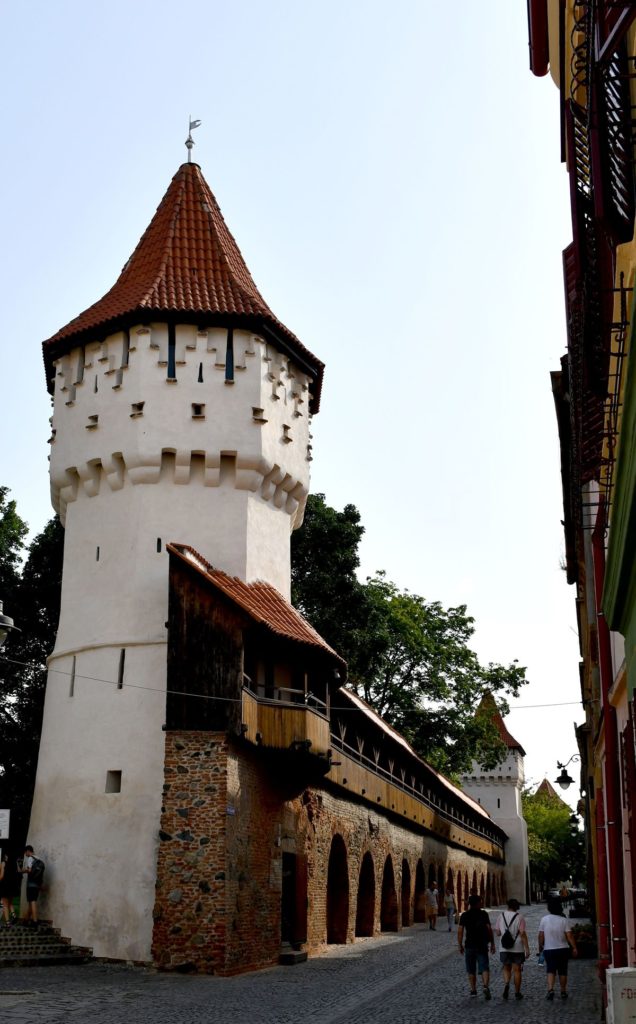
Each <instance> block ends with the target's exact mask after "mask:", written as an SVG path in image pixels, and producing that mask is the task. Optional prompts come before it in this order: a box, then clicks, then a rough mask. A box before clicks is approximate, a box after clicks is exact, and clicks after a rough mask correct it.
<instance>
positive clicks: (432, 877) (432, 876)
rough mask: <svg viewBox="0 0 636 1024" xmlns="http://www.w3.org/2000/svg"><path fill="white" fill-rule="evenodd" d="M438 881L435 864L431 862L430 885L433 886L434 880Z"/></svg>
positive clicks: (429, 870) (429, 869) (429, 871)
mask: <svg viewBox="0 0 636 1024" xmlns="http://www.w3.org/2000/svg"><path fill="white" fill-rule="evenodd" d="M436 881H437V872H436V871H435V865H434V864H429V866H428V887H429V889H430V887H431V886H432V884H433V882H436Z"/></svg>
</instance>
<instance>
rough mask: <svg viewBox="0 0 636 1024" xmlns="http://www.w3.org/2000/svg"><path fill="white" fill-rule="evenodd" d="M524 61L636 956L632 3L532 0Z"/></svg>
mask: <svg viewBox="0 0 636 1024" xmlns="http://www.w3.org/2000/svg"><path fill="white" fill-rule="evenodd" d="M528 11H529V26H530V64H531V69H532V71H533V72H534V73H535V74H537V75H543V74H547V73H548V71H549V72H550V74H551V75H552V78H553V79H554V81H555V84H556V85H557V86H558V88H559V91H560V112H561V118H560V121H561V156H562V159H563V160H564V161H565V162H566V166H567V172H568V175H569V179H570V199H571V213H572V234H573V240H572V243H571V245H569V246H568V247H567V249H566V250H565V251H564V253H563V270H564V283H565V305H566V314H567V353H566V355H565V356H564V357H563V359H562V360H561V367H560V369H559V370H558V371H555V372H554V373H553V374H552V388H553V393H554V399H555V405H556V413H557V421H558V430H559V439H560V445H561V471H562V480H563V499H564V528H565V545H566V571H567V579H568V582H569V583H570V584H572V585H573V586H574V587H575V588H576V608H577V616H578V622H579V637H580V651H581V663H580V676H581V696H582V703H583V708H584V712H585V722H584V724H583V725H582V726H581V727H580V728H579V729H578V730H577V738H578V745H579V753H580V759H581V789H582V792H583V794H584V796H585V807H586V819H587V834H588V837H589V862H590V882H591V886H593V889H594V893H595V903H596V918H597V925H598V938H599V949H600V953H601V959H602V962H603V963H604V964H611V965H612V966H613V967H623V966H628V965H635V964H636V925H635V918H636V903H635V901H636V889H635V884H636V821H635V806H636V805H635V801H636V785H635V782H636V768H635V763H636V758H635V750H634V721H635V719H634V684H635V682H636V646H635V642H634V641H635V639H636V633H635V625H636V618H635V616H636V573H635V571H634V567H635V565H636V560H635V553H636V551H635V546H636V470H635V466H636V442H635V436H636V435H635V433H634V417H635V410H636V363H635V362H634V358H633V355H632V349H633V346H632V336H633V325H634V272H635V268H636V242H635V239H634V218H635V175H634V123H635V122H634V110H635V108H636V88H635V77H634V71H635V60H636V5H634V4H633V3H615V2H604V0H598V2H594V3H592V2H581V0H565V2H562V3H560V2H557V0H547V2H546V0H530V2H529V4H528Z"/></svg>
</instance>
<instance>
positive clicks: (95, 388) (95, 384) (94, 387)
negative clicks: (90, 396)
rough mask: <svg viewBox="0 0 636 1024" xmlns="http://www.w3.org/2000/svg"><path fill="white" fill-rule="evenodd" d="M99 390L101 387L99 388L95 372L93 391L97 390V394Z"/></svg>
mask: <svg viewBox="0 0 636 1024" xmlns="http://www.w3.org/2000/svg"><path fill="white" fill-rule="evenodd" d="M98 390H99V389H98V384H97V374H95V383H94V384H93V391H94V392H95V394H97V391H98Z"/></svg>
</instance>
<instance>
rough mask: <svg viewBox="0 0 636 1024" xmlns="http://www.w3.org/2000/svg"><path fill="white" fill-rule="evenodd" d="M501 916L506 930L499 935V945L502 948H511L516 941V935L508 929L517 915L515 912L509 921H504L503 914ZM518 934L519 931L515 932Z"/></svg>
mask: <svg viewBox="0 0 636 1024" xmlns="http://www.w3.org/2000/svg"><path fill="white" fill-rule="evenodd" d="M501 916H502V917H503V921H504V924H505V926H506V930H505V931H504V933H503V935H502V936H501V945H502V946H503V948H504V949H512V947H513V946H514V944H515V942H516V941H517V936H516V935H513V934H512V932H511V931H510V925H511V924H512V922H513V921H514V919H515V917H519V915H518V914H515V917H513V918H512V920H511V921H510V922H508V921H506V918H505V916H504V915H503V914H502V915H501ZM518 934H519V933H518V932H517V935H518Z"/></svg>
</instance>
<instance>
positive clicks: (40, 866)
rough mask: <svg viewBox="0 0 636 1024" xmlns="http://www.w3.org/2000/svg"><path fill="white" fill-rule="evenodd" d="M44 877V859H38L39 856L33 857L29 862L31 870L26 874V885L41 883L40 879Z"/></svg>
mask: <svg viewBox="0 0 636 1024" xmlns="http://www.w3.org/2000/svg"><path fill="white" fill-rule="evenodd" d="M43 878H44V861H43V860H40V859H39V857H34V858H33V863H32V864H31V870H30V871H29V874H28V876H27V879H28V881H27V884H28V885H42V879H43Z"/></svg>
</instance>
